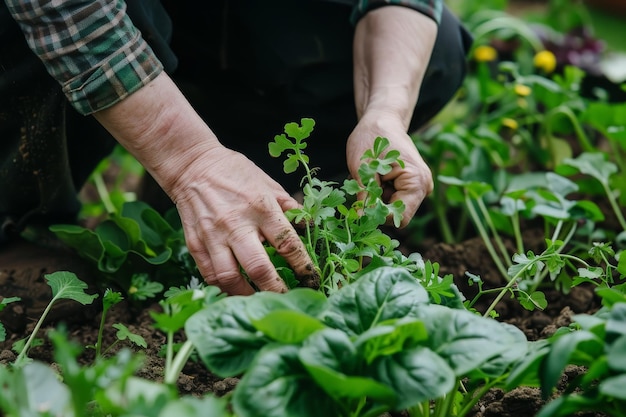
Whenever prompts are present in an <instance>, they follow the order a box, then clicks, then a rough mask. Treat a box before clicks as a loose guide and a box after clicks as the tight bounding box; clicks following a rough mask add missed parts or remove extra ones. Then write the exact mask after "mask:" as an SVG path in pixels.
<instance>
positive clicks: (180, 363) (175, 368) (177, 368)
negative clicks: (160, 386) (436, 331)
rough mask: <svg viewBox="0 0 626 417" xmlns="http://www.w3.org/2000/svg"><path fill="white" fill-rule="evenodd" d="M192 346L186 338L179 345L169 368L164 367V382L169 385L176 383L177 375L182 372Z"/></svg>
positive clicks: (191, 351)
mask: <svg viewBox="0 0 626 417" xmlns="http://www.w3.org/2000/svg"><path fill="white" fill-rule="evenodd" d="M193 350H194V346H193V343H191V341H189V340H187V341H186V342H185V343H183V345H182V346H181V348H180V350H179V351H178V353H177V354H176V357H175V358H174V360H172V361H171V363H170V366H169V368H168V367H166V368H165V377H164V382H165V383H166V384H169V385H173V384H175V383H176V380H177V379H178V375H179V374H180V373H181V372H182V370H183V367H184V366H185V364H186V363H187V361H188V360H189V357H190V356H191V354H192V353H193Z"/></svg>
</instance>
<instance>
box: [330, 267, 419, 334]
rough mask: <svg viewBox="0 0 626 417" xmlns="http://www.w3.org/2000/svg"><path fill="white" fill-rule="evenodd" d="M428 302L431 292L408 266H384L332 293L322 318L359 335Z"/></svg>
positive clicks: (407, 313) (341, 328)
mask: <svg viewBox="0 0 626 417" xmlns="http://www.w3.org/2000/svg"><path fill="white" fill-rule="evenodd" d="M427 302H428V293H427V292H426V290H425V289H424V288H423V287H422V285H421V284H420V283H419V282H418V281H417V279H416V278H414V277H413V276H411V274H410V273H409V272H408V271H407V270H406V269H403V268H393V267H381V268H376V269H374V270H372V271H371V272H368V273H366V274H364V275H362V276H361V277H360V278H359V279H358V280H357V281H356V282H354V283H353V284H350V285H348V286H345V287H343V288H342V289H341V291H338V292H336V293H334V294H332V295H331V296H330V297H329V298H328V304H327V307H326V308H325V310H324V311H323V312H322V313H321V318H322V320H323V321H324V322H325V323H326V324H327V325H329V326H330V327H333V328H337V329H340V330H343V331H345V332H347V333H348V334H349V335H359V334H361V333H363V332H365V331H366V330H368V329H369V328H371V327H373V326H375V325H377V324H378V323H381V322H384V321H386V320H391V319H398V318H402V317H405V316H407V315H409V314H411V313H412V312H413V311H414V310H415V309H416V308H417V306H418V305H420V304H424V303H427Z"/></svg>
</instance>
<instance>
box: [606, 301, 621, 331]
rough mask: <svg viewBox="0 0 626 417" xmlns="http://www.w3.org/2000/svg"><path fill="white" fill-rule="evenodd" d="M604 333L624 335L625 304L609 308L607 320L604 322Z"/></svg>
mask: <svg viewBox="0 0 626 417" xmlns="http://www.w3.org/2000/svg"><path fill="white" fill-rule="evenodd" d="M606 332H607V333H614V334H616V335H626V303H618V304H615V305H614V306H613V308H611V313H610V315H609V319H608V320H607V322H606Z"/></svg>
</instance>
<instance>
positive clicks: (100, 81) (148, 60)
mask: <svg viewBox="0 0 626 417" xmlns="http://www.w3.org/2000/svg"><path fill="white" fill-rule="evenodd" d="M5 3H6V4H7V6H8V9H9V11H10V13H11V15H12V16H13V18H14V19H15V20H16V21H17V22H18V24H19V25H20V27H21V29H22V31H23V32H24V35H25V37H26V40H27V42H28V44H29V46H30V48H31V49H32V50H33V51H34V52H35V53H36V54H37V55H38V56H39V58H40V59H41V60H42V61H43V63H44V64H45V66H46V68H47V70H48V72H49V73H50V74H51V75H52V76H53V77H54V78H55V79H56V80H57V81H58V82H59V83H60V84H61V86H62V88H63V92H64V93H65V95H66V96H67V98H68V100H69V101H70V103H71V104H72V105H73V106H74V107H75V108H76V109H77V110H78V111H79V112H80V113H82V114H90V113H94V112H96V111H99V110H103V109H105V108H107V107H110V106H112V105H114V104H115V103H117V102H119V101H120V100H123V99H124V98H125V97H127V96H128V95H130V94H132V93H133V92H135V91H136V90H138V89H140V88H141V87H142V86H144V85H146V84H147V83H149V82H150V81H151V80H152V79H154V78H155V77H156V76H157V75H158V74H159V73H161V72H162V71H163V66H162V64H161V63H160V61H159V60H158V58H157V57H156V55H155V54H154V52H153V51H152V49H151V48H150V47H149V46H148V44H147V43H146V41H145V40H144V39H143V38H142V37H141V33H140V32H139V31H138V30H137V28H136V27H135V26H134V25H133V23H132V22H131V20H130V18H129V17H128V16H127V14H126V4H125V3H124V1H121V0H120V1H116V0H112V1H107V0H95V1H85V0H83V1H80V0H33V1H24V0H5Z"/></svg>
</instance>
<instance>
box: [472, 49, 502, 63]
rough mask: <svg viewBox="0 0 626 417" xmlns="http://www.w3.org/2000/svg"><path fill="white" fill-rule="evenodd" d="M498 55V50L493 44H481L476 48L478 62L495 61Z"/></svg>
mask: <svg viewBox="0 0 626 417" xmlns="http://www.w3.org/2000/svg"><path fill="white" fill-rule="evenodd" d="M497 57H498V52H497V51H496V50H495V48H493V47H491V46H487V45H481V46H478V47H477V48H476V49H474V59H475V60H476V61H478V62H489V61H495V59H496V58H497Z"/></svg>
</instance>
